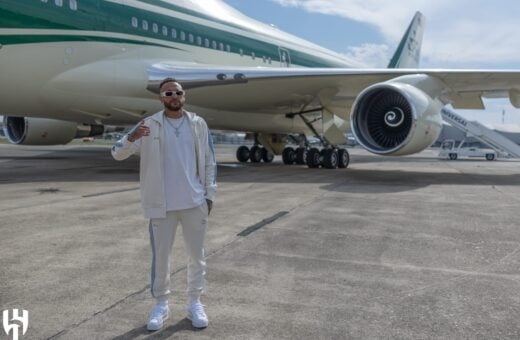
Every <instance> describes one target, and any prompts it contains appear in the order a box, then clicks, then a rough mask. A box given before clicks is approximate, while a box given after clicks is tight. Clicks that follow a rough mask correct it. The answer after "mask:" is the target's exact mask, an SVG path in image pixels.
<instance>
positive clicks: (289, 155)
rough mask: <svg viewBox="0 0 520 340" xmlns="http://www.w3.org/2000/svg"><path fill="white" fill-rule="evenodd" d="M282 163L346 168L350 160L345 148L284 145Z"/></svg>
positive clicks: (312, 166)
mask: <svg viewBox="0 0 520 340" xmlns="http://www.w3.org/2000/svg"><path fill="white" fill-rule="evenodd" d="M282 160H283V163H284V164H295V163H296V164H307V166H308V167H309V168H319V167H320V166H321V167H323V168H326V169H336V168H346V167H347V166H348V164H349V162H350V156H349V154H348V151H347V150H346V149H336V148H324V149H322V150H319V149H318V148H310V149H308V148H303V147H299V148H297V149H294V148H292V147H286V148H285V149H284V150H283V153H282Z"/></svg>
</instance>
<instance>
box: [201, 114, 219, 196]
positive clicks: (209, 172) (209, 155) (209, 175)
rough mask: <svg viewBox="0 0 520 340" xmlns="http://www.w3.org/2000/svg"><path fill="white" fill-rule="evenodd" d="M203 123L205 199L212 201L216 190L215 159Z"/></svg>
mask: <svg viewBox="0 0 520 340" xmlns="http://www.w3.org/2000/svg"><path fill="white" fill-rule="evenodd" d="M204 125H205V129H206V133H207V135H208V141H207V142H208V145H207V147H206V148H205V149H206V154H205V170H206V178H205V180H206V181H205V184H206V188H205V189H206V199H208V200H210V201H213V199H214V197H215V193H216V192H217V159H216V157H215V148H214V147H213V138H212V137H211V133H210V131H209V129H208V126H207V125H206V123H205V122H204Z"/></svg>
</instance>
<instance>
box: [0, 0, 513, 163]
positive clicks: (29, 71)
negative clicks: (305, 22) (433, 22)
mask: <svg viewBox="0 0 520 340" xmlns="http://www.w3.org/2000/svg"><path fill="white" fill-rule="evenodd" d="M0 11H1V12H0V93H1V100H0V114H2V115H4V120H3V123H4V124H3V125H4V133H5V135H6V136H7V138H8V140H9V141H10V142H11V143H14V144H20V145H52V144H66V143H68V142H70V141H71V140H72V139H74V138H78V137H82V136H94V135H100V134H102V133H103V132H106V131H109V130H110V129H113V128H114V127H116V126H131V125H135V124H136V123H137V122H139V121H140V120H142V119H143V118H144V117H146V116H147V115H150V114H153V113H154V112H157V111H160V110H161V109H162V107H161V103H160V102H159V101H158V100H157V95H158V85H159V83H160V81H161V80H162V79H164V78H166V77H174V78H176V79H177V80H178V81H179V82H180V83H181V84H182V85H183V87H184V88H185V89H186V90H187V103H189V105H187V109H188V110H190V111H194V112H197V113H198V114H200V115H201V116H202V117H204V118H205V119H206V121H207V123H208V125H209V127H210V128H211V129H218V130H229V131H240V132H247V133H248V135H250V136H251V137H252V138H253V139H254V146H252V147H250V148H249V147H247V146H241V147H239V148H238V150H237V159H238V160H239V161H241V162H247V161H251V162H256V163H257V162H260V161H262V160H263V161H264V162H271V161H272V160H273V157H274V155H282V159H283V162H284V163H285V164H293V163H297V164H306V165H307V166H308V167H310V168H318V167H321V168H328V169H334V168H338V167H339V168H346V167H347V166H348V165H349V154H348V151H347V150H346V149H345V148H343V147H341V146H342V145H344V144H345V142H346V139H345V133H346V132H349V131H351V132H352V133H353V135H354V137H355V139H356V141H357V142H358V143H359V144H360V145H361V146H362V147H364V148H365V149H366V150H368V151H370V152H372V153H374V154H378V155H386V156H398V155H408V154H413V153H417V152H420V151H422V150H424V149H425V148H427V147H429V146H430V145H431V144H432V143H433V142H434V141H435V140H436V139H437V137H438V135H439V134H440V132H441V128H442V117H441V113H440V112H441V109H443V107H445V106H446V105H447V104H451V105H452V106H453V107H454V108H455V109H457V108H465V109H483V108H484V105H483V102H482V97H493V98H497V97H504V98H506V97H509V99H510V101H511V103H512V105H513V106H515V107H517V108H518V107H520V90H519V89H520V72H518V71H515V70H449V69H420V68H418V67H419V57H420V49H421V43H422V36H423V31H424V23H425V19H424V16H423V15H422V14H421V13H419V12H417V13H416V15H415V16H414V18H413V19H412V21H411V23H410V25H409V27H408V29H407V30H406V32H405V34H404V36H403V38H402V40H401V42H400V44H399V46H398V48H397V50H396V52H395V54H394V56H393V58H392V59H391V60H390V63H389V65H388V68H384V69H374V68H367V67H364V66H363V65H361V64H359V63H357V62H355V61H353V60H349V59H347V58H346V57H344V56H341V55H339V54H337V53H335V52H333V51H330V50H327V49H325V48H323V47H320V46H318V45H316V44H313V43H310V42H308V41H305V40H303V39H300V38H298V37H295V36H293V35H290V34H288V33H285V32H283V31H281V30H279V29H278V28H276V27H273V26H270V25H267V24H263V23H261V22H258V21H256V20H253V19H252V18H249V17H247V16H245V15H243V14H242V13H240V12H239V11H237V10H235V9H234V8H232V7H230V6H229V5H227V4H225V3H224V2H222V1H220V0H205V1H197V0H175V1H173V0H23V1H21V0H0ZM311 136H315V137H317V138H319V140H320V141H321V142H322V144H323V147H322V148H321V150H320V149H318V148H316V147H311V146H310V145H309V143H308V142H307V137H311ZM300 137H303V138H300ZM291 140H293V141H296V142H297V143H299V146H298V147H297V148H293V147H291V146H288V142H289V141H291Z"/></svg>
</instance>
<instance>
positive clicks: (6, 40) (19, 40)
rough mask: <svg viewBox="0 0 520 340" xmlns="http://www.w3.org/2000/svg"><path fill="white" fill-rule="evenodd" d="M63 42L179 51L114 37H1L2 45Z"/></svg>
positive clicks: (16, 35) (53, 35) (150, 43)
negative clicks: (128, 45)
mask: <svg viewBox="0 0 520 340" xmlns="http://www.w3.org/2000/svg"><path fill="white" fill-rule="evenodd" d="M62 41H90V42H109V43H116V44H133V45H147V46H160V47H167V48H172V49H176V50H178V48H175V47H172V46H168V45H163V44H156V43H153V42H147V41H143V40H132V39H123V38H112V37H99V36H89V35H81V34H74V35H61V34H45V35H42V34H24V35H19V34H13V35H0V44H2V45H17V44H41V43H49V42H62Z"/></svg>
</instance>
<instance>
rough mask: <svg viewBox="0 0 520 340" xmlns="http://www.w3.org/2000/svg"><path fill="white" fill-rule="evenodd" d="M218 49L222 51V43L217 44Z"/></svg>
mask: <svg viewBox="0 0 520 340" xmlns="http://www.w3.org/2000/svg"><path fill="white" fill-rule="evenodd" d="M218 49H219V50H221V51H224V44H223V43H219V44H218Z"/></svg>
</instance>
